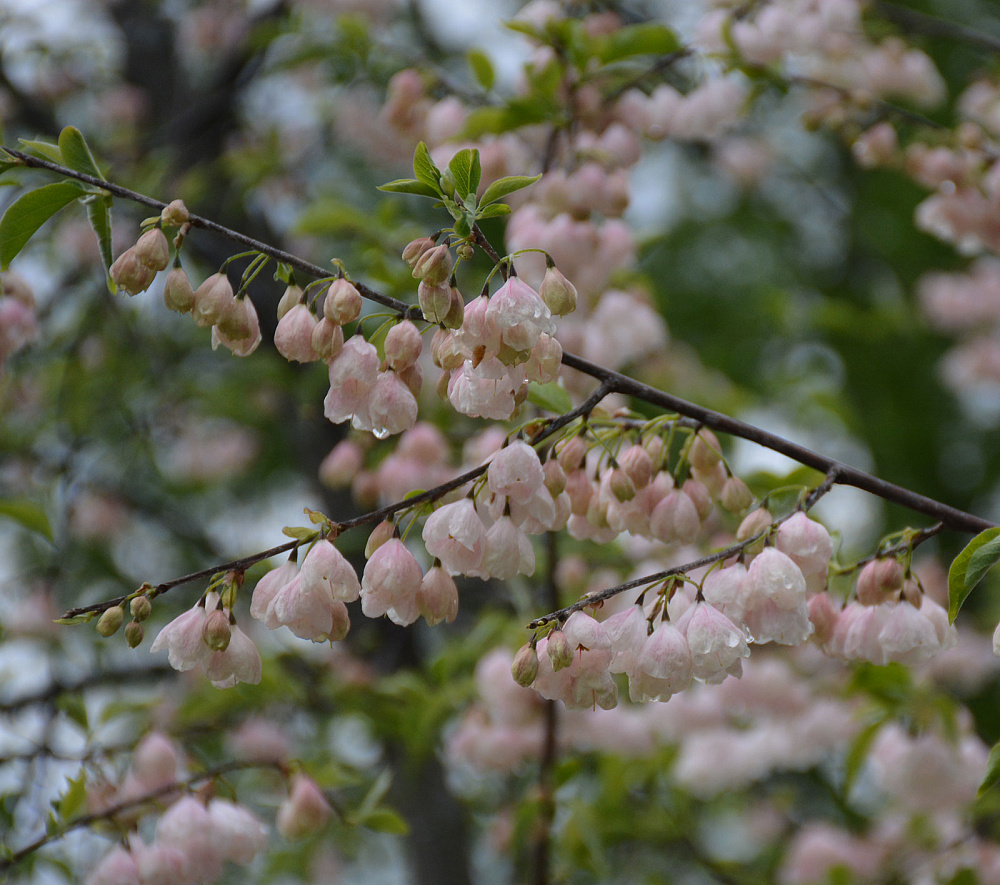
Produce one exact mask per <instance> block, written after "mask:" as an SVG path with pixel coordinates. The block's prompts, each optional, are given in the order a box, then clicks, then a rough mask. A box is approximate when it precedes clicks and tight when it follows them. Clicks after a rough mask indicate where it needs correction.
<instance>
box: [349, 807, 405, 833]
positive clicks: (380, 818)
mask: <svg viewBox="0 0 1000 885" xmlns="http://www.w3.org/2000/svg"><path fill="white" fill-rule="evenodd" d="M358 823H359V824H360V825H361V826H363V827H368V829H369V830H376V831H377V832H379V833H392V834H393V835H394V836H405V835H407V834H408V833H409V832H410V825H409V824H408V823H407V822H406V821H405V820H404V819H403V818H402V817H400V816H399V815H398V814H397V813H396V812H395V811H392V810H390V809H388V808H375V809H372V810H371V811H369V812H368V813H367V814H366V815H365V816H364V817H363V818H361V819H359V820H358Z"/></svg>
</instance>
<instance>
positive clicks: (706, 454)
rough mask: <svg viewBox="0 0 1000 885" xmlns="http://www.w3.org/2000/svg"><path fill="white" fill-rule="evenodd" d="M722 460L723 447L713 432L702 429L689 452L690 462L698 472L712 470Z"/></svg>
mask: <svg viewBox="0 0 1000 885" xmlns="http://www.w3.org/2000/svg"><path fill="white" fill-rule="evenodd" d="M721 459H722V446H721V445H719V440H718V438H717V437H716V435H715V434H714V433H712V431H711V430H708V429H706V428H702V429H701V430H699V431H698V433H697V434H696V435H695V437H694V441H693V442H692V443H691V448H690V449H689V450H688V461H690V462H691V466H692V467H696V468H697V469H698V470H711V469H712V468H713V467H715V465H716V464H718V463H719V461H720V460H721Z"/></svg>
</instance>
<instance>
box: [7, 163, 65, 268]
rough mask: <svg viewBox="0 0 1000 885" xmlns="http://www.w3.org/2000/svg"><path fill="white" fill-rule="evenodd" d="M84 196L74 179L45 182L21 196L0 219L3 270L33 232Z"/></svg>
mask: <svg viewBox="0 0 1000 885" xmlns="http://www.w3.org/2000/svg"><path fill="white" fill-rule="evenodd" d="M80 196H82V191H81V189H80V187H79V186H78V185H77V184H76V183H75V182H72V181H57V182H55V183H54V184H45V185H42V186H41V187H39V188H35V190H32V191H28V192H27V193H26V194H23V195H22V196H20V197H18V198H17V199H16V200H15V201H14V202H13V203H11V204H10V206H8V207H7V211H6V212H4V214H3V218H0V270H6V269H7V266H8V265H9V264H10V263H11V262H12V261H13V260H14V259H15V258H16V257H17V255H18V253H19V252H20V251H21V250H22V249H23V248H24V247H25V244H26V243H27V242H28V240H30V239H31V237H32V236H33V235H34V233H35V232H36V231H37V230H38V228H40V227H41V226H42V225H43V224H45V222H46V221H48V220H49V219H50V218H51V217H52V216H53V215H55V214H56V212H58V211H59V210H60V209H62V208H64V207H65V206H67V205H68V204H69V203H72V202H73V200H75V199H77V198H78V197H80Z"/></svg>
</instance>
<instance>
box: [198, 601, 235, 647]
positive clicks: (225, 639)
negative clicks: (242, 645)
mask: <svg viewBox="0 0 1000 885" xmlns="http://www.w3.org/2000/svg"><path fill="white" fill-rule="evenodd" d="M201 635H202V638H203V639H204V640H205V645H207V646H208V647H209V648H210V649H212V651H225V650H226V649H227V648H229V641H230V639H231V638H232V631H231V630H230V628H229V614H228V613H227V612H226V611H225V610H224V609H221V608H217V609H215V611H213V612H212V613H211V614H209V616H208V617H207V618H205V624H204V626H203V627H202V628H201Z"/></svg>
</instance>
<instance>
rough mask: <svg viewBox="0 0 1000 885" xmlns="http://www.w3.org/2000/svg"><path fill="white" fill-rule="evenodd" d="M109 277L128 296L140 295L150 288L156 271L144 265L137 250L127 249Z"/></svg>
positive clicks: (111, 269)
mask: <svg viewBox="0 0 1000 885" xmlns="http://www.w3.org/2000/svg"><path fill="white" fill-rule="evenodd" d="M108 275H109V276H110V277H111V279H112V280H113V281H114V284H115V285H116V286H117V287H118V288H119V289H121V290H123V291H124V292H125V293H126V294H128V295H138V294H139V293H140V292H145V291H146V290H147V289H148V288H149V284H150V283H152V282H153V277H155V276H156V271H155V270H153V269H152V268H151V267H149V265H147V264H144V263H143V262H142V261H140V260H139V256H138V255H136V253H135V249H134V248H132V249H126V250H125V251H124V252H122V254H121V255H119V256H118V258H116V259H115V263H114V264H112V265H111V268H110V270H109V271H108Z"/></svg>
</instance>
